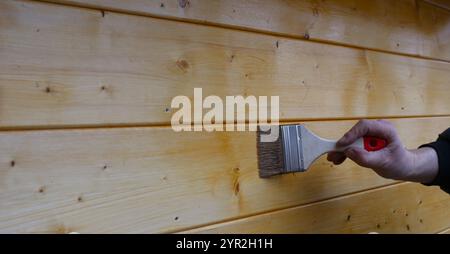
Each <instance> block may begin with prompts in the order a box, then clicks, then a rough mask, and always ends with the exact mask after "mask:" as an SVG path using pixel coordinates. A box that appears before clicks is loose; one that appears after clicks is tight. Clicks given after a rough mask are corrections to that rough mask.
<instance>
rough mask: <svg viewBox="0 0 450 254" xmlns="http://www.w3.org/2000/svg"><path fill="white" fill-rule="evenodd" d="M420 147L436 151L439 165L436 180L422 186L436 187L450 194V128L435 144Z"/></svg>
mask: <svg viewBox="0 0 450 254" xmlns="http://www.w3.org/2000/svg"><path fill="white" fill-rule="evenodd" d="M420 147H431V148H433V149H434V150H435V151H436V154H437V156H438V163H439V171H438V174H437V176H436V178H435V179H434V180H433V181H432V182H431V183H423V184H424V185H427V186H431V185H438V186H440V187H441V189H442V190H443V191H445V192H447V193H450V128H449V129H447V130H446V131H444V132H443V133H442V134H441V135H439V138H438V139H437V140H436V141H435V142H432V143H429V144H424V145H421V146H420ZM420 147H419V148H420Z"/></svg>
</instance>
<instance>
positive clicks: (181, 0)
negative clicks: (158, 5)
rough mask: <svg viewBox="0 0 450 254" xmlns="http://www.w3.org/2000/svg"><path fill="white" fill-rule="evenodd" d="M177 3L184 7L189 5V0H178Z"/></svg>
mask: <svg viewBox="0 0 450 254" xmlns="http://www.w3.org/2000/svg"><path fill="white" fill-rule="evenodd" d="M178 4H179V5H180V7H181V8H186V7H189V6H190V4H191V3H190V2H189V0H178Z"/></svg>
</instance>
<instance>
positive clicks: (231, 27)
mask: <svg viewBox="0 0 450 254" xmlns="http://www.w3.org/2000/svg"><path fill="white" fill-rule="evenodd" d="M25 1H32V2H41V3H47V4H53V5H60V6H69V7H76V8H82V9H90V10H97V11H99V12H102V14H103V13H104V12H105V11H109V12H113V13H120V14H125V15H133V16H139V17H147V18H155V19H160V20H167V21H173V22H183V23H189V24H195V25H203V26H209V27H215V28H222V29H229V30H235V31H243V32H249V33H257V34H264V35H270V36H276V37H280V38H287V39H294V40H301V41H309V42H313V43H320V44H328V45H334V46H340V47H347V48H353V49H359V50H369V51H374V52H380V53H385V54H391V55H399V56H406V57H411V58H418V59H423V60H432V61H439V62H445V63H450V59H449V60H447V59H440V58H435V57H428V56H423V55H418V54H408V53H402V52H396V51H391V50H384V49H378V48H371V47H363V46H358V45H353V44H348V43H341V42H336V41H330V40H321V39H315V38H308V39H306V38H305V36H304V35H293V34H287V33H280V32H272V31H267V30H263V29H257V28H250V27H243V26H237V25H230V24H223V23H217V22H209V21H200V20H194V19H187V18H178V17H174V16H167V15H157V14H150V13H144V12H139V11H130V10H123V9H119V8H114V7H106V8H105V7H99V6H95V5H89V4H79V3H72V2H71V3H67V2H53V1H51V0H25ZM425 3H428V2H425Z"/></svg>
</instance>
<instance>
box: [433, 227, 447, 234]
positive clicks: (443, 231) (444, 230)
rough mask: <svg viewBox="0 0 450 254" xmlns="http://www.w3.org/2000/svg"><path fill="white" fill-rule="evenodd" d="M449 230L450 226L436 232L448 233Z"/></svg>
mask: <svg viewBox="0 0 450 254" xmlns="http://www.w3.org/2000/svg"><path fill="white" fill-rule="evenodd" d="M447 232H450V227H447V228H445V229H443V230H439V231H438V232H436V234H447Z"/></svg>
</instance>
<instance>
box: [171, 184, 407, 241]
mask: <svg viewBox="0 0 450 254" xmlns="http://www.w3.org/2000/svg"><path fill="white" fill-rule="evenodd" d="M406 184H412V183H410V182H399V181H397V182H394V183H388V184H383V185H380V186H376V187H372V188H367V189H362V190H358V191H353V192H348V193H345V194H341V195H336V196H332V197H328V198H324V199H318V200H315V201H312V202H307V203H303V204H297V205H290V206H286V207H278V208H274V209H268V210H265V211H261V212H258V213H252V214H249V215H245V216H236V217H230V218H227V219H224V220H219V221H215V222H210V223H205V224H201V225H197V226H192V227H186V228H183V229H177V230H172V231H166V232H162V233H169V234H173V233H184V232H188V231H191V230H195V229H200V228H205V227H208V226H212V225H218V224H223V223H227V222H231V221H239V220H246V219H248V218H252V217H256V216H260V215H270V214H273V213H278V212H281V211H288V210H292V209H299V208H304V207H309V206H313V205H318V204H322V203H325V202H328V201H332V200H339V199H343V198H348V197H352V196H356V195H361V194H363V193H370V192H374V191H379V190H383V189H387V188H391V187H394V186H401V185H406Z"/></svg>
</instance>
